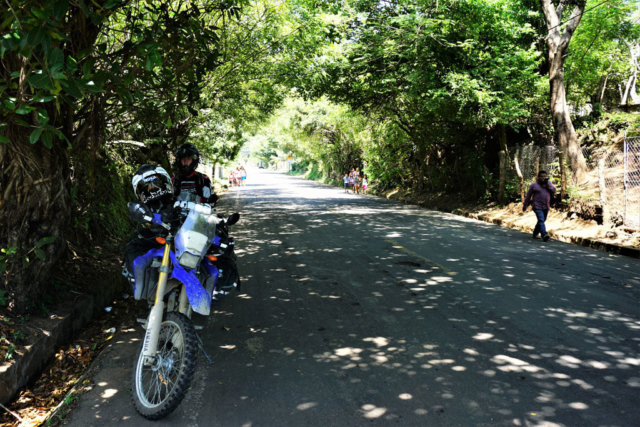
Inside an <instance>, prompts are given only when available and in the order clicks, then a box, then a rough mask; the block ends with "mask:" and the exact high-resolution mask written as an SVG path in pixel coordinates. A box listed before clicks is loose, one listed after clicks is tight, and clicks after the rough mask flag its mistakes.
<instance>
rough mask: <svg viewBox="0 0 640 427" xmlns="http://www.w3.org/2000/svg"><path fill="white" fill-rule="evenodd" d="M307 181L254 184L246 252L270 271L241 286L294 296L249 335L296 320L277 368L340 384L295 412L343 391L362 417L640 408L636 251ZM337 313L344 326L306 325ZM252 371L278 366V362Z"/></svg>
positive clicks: (582, 420)
mask: <svg viewBox="0 0 640 427" xmlns="http://www.w3.org/2000/svg"><path fill="white" fill-rule="evenodd" d="M292 181H293V180H292ZM292 184H293V185H290V186H289V187H287V188H286V189H285V190H282V189H279V188H276V187H275V186H270V185H262V186H260V187H254V188H252V187H251V185H249V186H248V187H247V188H245V189H242V191H243V192H244V194H242V195H239V196H238V197H246V198H250V199H252V202H251V204H250V205H247V208H248V209H250V210H248V211H247V212H244V214H245V215H244V217H243V219H244V221H246V222H245V227H243V230H244V231H240V232H239V233H238V241H239V242H243V243H241V244H240V250H239V256H240V258H241V259H240V263H241V264H243V265H246V264H251V263H255V264H256V265H259V266H260V268H259V269H258V270H259V271H260V272H261V274H259V275H258V274H254V275H252V276H251V277H246V278H244V279H245V281H246V282H247V286H248V287H256V288H260V289H261V292H260V293H252V292H251V291H249V292H248V294H246V295H244V296H240V297H239V298H253V299H259V300H257V301H254V302H253V303H254V304H274V305H276V306H277V307H278V308H279V309H281V312H280V314H279V315H274V316H273V317H272V318H271V319H268V320H265V322H262V323H263V325H253V326H250V327H248V330H247V331H246V332H247V335H246V336H255V337H257V338H260V339H261V340H264V342H265V343H267V342H268V341H269V337H270V335H276V333H275V332H274V330H279V329H280V330H287V331H288V332H287V335H289V336H290V337H291V339H290V341H289V342H285V343H282V344H283V345H281V346H273V345H268V344H265V352H268V353H269V354H270V355H272V356H273V355H278V356H279V357H278V359H282V360H279V362H278V363H280V364H282V366H285V367H286V368H276V369H275V371H274V372H273V373H272V374H273V375H275V376H285V377H287V378H289V379H290V380H291V381H297V380H296V377H297V376H299V375H296V373H293V374H292V373H291V372H289V371H290V370H291V367H294V369H295V368H299V369H296V370H297V371H298V372H297V374H301V375H304V373H305V370H309V371H315V372H316V374H314V376H315V375H320V377H326V378H325V379H322V378H316V377H314V378H313V379H309V380H310V381H312V382H313V383H323V382H325V381H326V382H328V383H330V384H332V387H336V388H337V390H339V392H338V394H337V395H336V396H333V397H330V396H327V395H326V394H322V393H321V392H320V390H321V389H322V386H320V385H318V390H310V391H309V393H307V394H306V395H305V396H301V397H300V398H299V399H298V400H296V401H295V402H291V404H290V407H289V408H288V409H291V410H294V408H295V410H294V413H295V411H297V412H301V413H307V412H310V411H311V412H312V411H318V413H320V412H319V411H322V410H327V409H328V408H329V407H331V402H332V400H333V399H343V400H346V401H347V402H350V403H351V404H352V407H353V410H354V411H356V412H357V413H358V414H359V416H360V417H361V418H362V419H363V420H369V419H386V420H393V419H400V418H404V419H405V420H407V419H408V420H411V419H413V418H412V417H414V418H416V419H420V418H425V419H428V417H442V420H443V421H442V422H443V423H444V424H447V423H448V422H451V423H461V424H463V425H468V424H466V423H465V420H469V419H473V420H474V422H473V424H474V425H483V424H486V425H502V424H505V425H623V424H626V425H628V422H625V420H626V421H630V420H633V419H637V418H633V417H634V416H637V415H638V412H637V411H638V409H637V408H635V409H630V408H634V406H637V405H635V404H634V403H633V402H632V401H633V397H634V396H637V394H638V392H639V391H640V351H639V345H640V320H639V317H638V311H637V308H636V307H637V306H636V305H635V303H634V301H635V300H634V298H637V296H638V294H637V291H636V290H635V289H633V288H631V289H629V287H628V286H627V287H625V286H624V283H628V282H629V281H633V280H634V279H636V276H637V271H638V267H639V263H638V262H637V261H636V260H631V259H624V258H620V257H612V256H609V255H607V254H602V253H596V252H593V251H591V250H587V249H583V248H579V247H574V246H570V245H566V244H561V243H558V242H549V244H548V245H546V246H545V245H542V243H541V242H540V241H534V240H533V239H531V237H530V236H529V235H527V234H523V233H520V232H517V231H513V230H508V229H503V228H499V227H496V226H494V225H491V224H486V223H481V222H477V221H473V220H469V219H465V218H460V217H454V216H451V215H447V214H443V213H439V212H434V211H428V210H424V209H420V208H416V207H412V206H406V205H401V204H398V203H394V202H389V201H386V200H380V199H374V198H371V197H366V196H356V195H351V194H344V193H342V192H341V191H340V190H338V189H334V188H329V187H325V188H321V189H318V187H317V184H315V183H311V182H307V181H301V180H296V181H293V182H292ZM347 236H350V237H347ZM354 236H357V238H354ZM305 238H308V239H313V240H314V244H313V245H311V244H309V245H306V244H304V243H302V242H304V241H305ZM293 242H296V243H293ZM634 272H636V273H634ZM603 295H604V297H603ZM234 305H235V304H234ZM327 312H330V313H332V317H333V321H332V322H331V323H330V324H316V325H315V327H314V329H313V330H308V329H305V328H304V326H303V325H306V324H308V321H310V320H311V321H313V319H314V317H317V318H322V316H321V315H320V314H319V313H327ZM266 324H268V326H265V325H266ZM372 330H377V331H379V332H380V333H379V334H372V333H371V331H372ZM387 331H394V334H393V335H390V334H387V333H385V332H387ZM277 335H278V336H281V335H282V333H279V334H277ZM257 359H259V358H257ZM311 364H313V365H315V367H311ZM318 365H319V366H320V367H321V368H318V367H317V366H318ZM248 368H249V369H250V370H251V372H252V373H253V374H255V373H256V371H259V370H264V369H267V370H268V369H274V367H273V365H270V364H269V362H265V364H262V365H261V364H260V363H259V362H256V363H251V364H250V366H248ZM285 372H288V374H285ZM317 372H319V374H317ZM616 408H617V409H616ZM630 410H631V412H633V414H631V413H630V412H629V411H630ZM445 417H450V418H445ZM446 420H449V421H446ZM414 422H418V421H414Z"/></svg>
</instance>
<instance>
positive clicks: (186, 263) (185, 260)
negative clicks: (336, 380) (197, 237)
mask: <svg viewBox="0 0 640 427" xmlns="http://www.w3.org/2000/svg"><path fill="white" fill-rule="evenodd" d="M198 261H200V257H199V256H195V255H193V254H190V253H189V252H184V253H183V254H182V256H181V257H180V260H179V263H180V265H181V266H183V267H184V268H191V269H193V268H196V266H197V265H198Z"/></svg>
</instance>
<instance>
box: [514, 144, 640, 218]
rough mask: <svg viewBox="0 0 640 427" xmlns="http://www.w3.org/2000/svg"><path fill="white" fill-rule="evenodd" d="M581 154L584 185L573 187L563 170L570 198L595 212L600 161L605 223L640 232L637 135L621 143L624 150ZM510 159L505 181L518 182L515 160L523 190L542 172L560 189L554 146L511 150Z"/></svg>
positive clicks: (594, 150)
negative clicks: (605, 213) (585, 204)
mask: <svg viewBox="0 0 640 427" xmlns="http://www.w3.org/2000/svg"><path fill="white" fill-rule="evenodd" d="M582 155H583V157H584V160H585V163H586V166H587V180H586V183H582V184H580V185H576V184H575V183H574V182H573V181H574V180H573V177H572V176H571V173H570V170H569V168H568V167H567V168H566V169H565V172H566V181H567V186H568V192H569V193H570V195H573V196H577V197H580V198H582V199H583V200H585V201H589V202H591V203H593V204H594V209H595V205H598V206H599V202H600V200H601V194H600V193H601V192H600V181H601V173H600V161H602V162H603V171H602V178H603V181H604V189H605V191H604V199H605V201H606V206H607V208H608V217H609V218H608V220H609V221H611V223H612V224H615V225H623V224H624V225H625V226H627V227H630V228H636V229H640V134H638V135H627V136H626V137H625V140H624V150H616V149H612V148H611V147H583V148H582ZM509 157H510V163H511V167H510V168H509V169H508V171H507V181H508V182H510V183H515V182H518V181H519V177H518V174H517V170H516V167H515V166H516V160H517V164H518V167H519V168H520V171H521V174H522V178H523V180H524V183H525V191H526V189H527V188H528V186H529V184H530V183H531V182H533V181H534V180H535V179H536V176H537V174H538V172H539V171H541V170H544V171H546V172H547V173H548V174H549V177H550V179H551V181H552V182H553V183H554V184H555V185H556V186H557V187H558V190H560V186H561V168H560V155H559V153H558V150H557V148H556V147H554V146H546V147H533V146H524V147H512V148H511V149H510V150H509ZM566 163H567V162H566V160H565V164H566ZM511 185H514V184H511ZM591 214H593V215H595V214H596V212H595V210H594V211H593V212H592V213H591Z"/></svg>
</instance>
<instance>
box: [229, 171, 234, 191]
mask: <svg viewBox="0 0 640 427" xmlns="http://www.w3.org/2000/svg"><path fill="white" fill-rule="evenodd" d="M234 180H235V177H234V176H233V169H232V170H231V172H229V188H233V181H234Z"/></svg>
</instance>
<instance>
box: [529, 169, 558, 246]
mask: <svg viewBox="0 0 640 427" xmlns="http://www.w3.org/2000/svg"><path fill="white" fill-rule="evenodd" d="M555 194H556V187H554V186H553V184H551V183H550V182H549V176H548V175H547V173H546V172H545V171H540V172H538V179H537V180H536V181H535V182H534V183H532V184H531V186H529V191H528V192H527V195H526V197H525V198H524V203H523V205H522V212H526V210H527V208H528V207H529V205H531V207H532V209H533V212H534V213H535V214H536V218H537V219H538V222H537V224H536V227H535V228H534V229H533V238H534V239H535V238H536V237H538V234H540V235H542V241H543V242H546V241H547V240H549V233H547V227H546V226H545V224H544V223H545V221H546V220H547V215H548V214H549V207H550V206H551V196H553V195H555Z"/></svg>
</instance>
